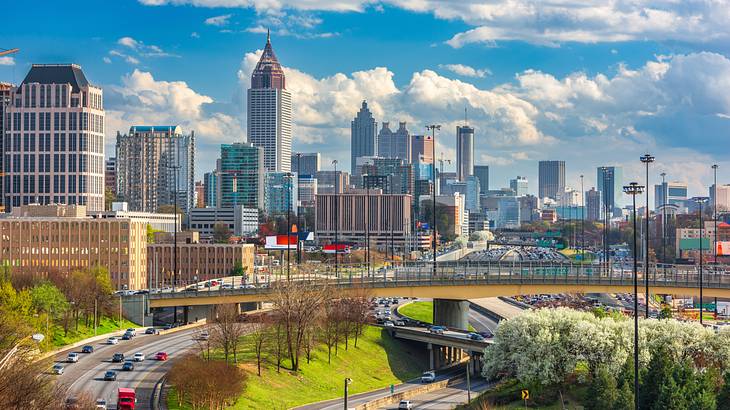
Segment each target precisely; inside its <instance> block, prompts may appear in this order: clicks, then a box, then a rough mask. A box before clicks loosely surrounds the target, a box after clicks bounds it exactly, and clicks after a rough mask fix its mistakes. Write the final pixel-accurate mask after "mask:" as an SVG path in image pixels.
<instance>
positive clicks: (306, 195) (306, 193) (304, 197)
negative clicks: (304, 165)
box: [297, 175, 317, 208]
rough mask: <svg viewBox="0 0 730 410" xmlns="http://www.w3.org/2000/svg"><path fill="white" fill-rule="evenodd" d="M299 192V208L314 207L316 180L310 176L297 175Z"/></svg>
mask: <svg viewBox="0 0 730 410" xmlns="http://www.w3.org/2000/svg"><path fill="white" fill-rule="evenodd" d="M297 183H298V186H299V192H298V193H297V195H298V199H299V207H301V208H312V207H314V201H315V197H316V195H317V178H315V177H314V176H312V175H299V176H298V178H297Z"/></svg>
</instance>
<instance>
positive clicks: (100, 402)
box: [94, 399, 107, 410]
mask: <svg viewBox="0 0 730 410" xmlns="http://www.w3.org/2000/svg"><path fill="white" fill-rule="evenodd" d="M94 408H96V409H103V410H106V409H107V406H106V399H96V407H94Z"/></svg>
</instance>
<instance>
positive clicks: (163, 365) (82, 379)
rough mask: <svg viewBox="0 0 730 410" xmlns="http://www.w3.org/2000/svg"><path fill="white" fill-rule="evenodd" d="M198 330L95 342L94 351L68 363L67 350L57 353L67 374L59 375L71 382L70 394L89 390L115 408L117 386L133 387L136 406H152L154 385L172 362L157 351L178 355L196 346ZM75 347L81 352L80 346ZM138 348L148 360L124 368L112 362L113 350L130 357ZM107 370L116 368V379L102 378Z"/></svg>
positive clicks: (63, 381) (68, 383)
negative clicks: (158, 358) (114, 342)
mask: <svg viewBox="0 0 730 410" xmlns="http://www.w3.org/2000/svg"><path fill="white" fill-rule="evenodd" d="M196 331H197V329H190V330H182V331H179V332H175V333H171V334H168V335H139V336H137V337H135V338H134V339H133V340H129V341H125V340H120V341H119V344H118V345H108V344H106V343H104V342H102V343H99V342H97V343H92V344H91V345H92V346H94V353H91V354H81V353H80V356H81V358H80V359H79V361H78V363H65V361H66V354H67V353H66V352H64V353H62V354H59V355H58V356H56V361H57V362H62V363H64V366H65V369H64V374H63V375H60V376H57V377H58V380H59V382H61V383H64V384H65V385H67V386H69V391H70V392H71V394H80V393H82V392H87V393H88V394H90V395H91V397H92V398H93V399H94V400H96V399H101V398H103V399H106V400H107V403H109V404H111V406H109V408H110V409H114V408H116V400H117V388H119V387H131V388H134V389H136V390H137V408H138V409H149V408H150V400H151V395H152V389H153V388H154V386H155V384H156V383H157V381H158V380H159V379H160V378H161V377H162V376H163V375H164V374H165V373H166V372H167V371H168V370H169V368H170V366H171V361H170V360H168V361H156V360H153V357H154V355H155V353H157V352H159V351H164V352H167V354H168V355H169V356H170V359H174V358H175V357H179V356H180V355H181V354H183V353H185V352H186V351H188V350H190V349H191V348H193V347H195V346H196V342H195V340H193V337H192V336H193V334H194V333H195V332H196ZM73 351H77V352H80V351H81V349H80V348H79V349H74V350H73ZM137 352H142V353H144V354H145V356H146V360H145V361H143V362H136V363H135V364H134V370H133V371H127V372H125V371H121V367H122V363H112V362H111V357H112V355H113V354H114V353H123V354H124V357H125V358H131V357H132V356H133V355H134V354H135V353H137ZM107 370H114V371H116V372H117V381H115V382H113V381H104V380H103V375H104V373H105V372H106V371H107Z"/></svg>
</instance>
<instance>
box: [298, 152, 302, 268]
mask: <svg viewBox="0 0 730 410" xmlns="http://www.w3.org/2000/svg"><path fill="white" fill-rule="evenodd" d="M301 162H302V153H301V152H297V264H301V263H302V247H301V241H300V240H299V232H300V231H301V229H302V224H301V221H300V220H299V216H300V214H301V213H302V210H301V206H299V204H300V203H301V191H300V190H299V177H300V176H301V175H302V168H301Z"/></svg>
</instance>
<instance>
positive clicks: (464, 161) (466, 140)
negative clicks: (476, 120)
mask: <svg viewBox="0 0 730 410" xmlns="http://www.w3.org/2000/svg"><path fill="white" fill-rule="evenodd" d="M471 175H474V128H473V127H470V126H468V125H464V126H457V127H456V179H458V180H459V181H466V177H468V176H471Z"/></svg>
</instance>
